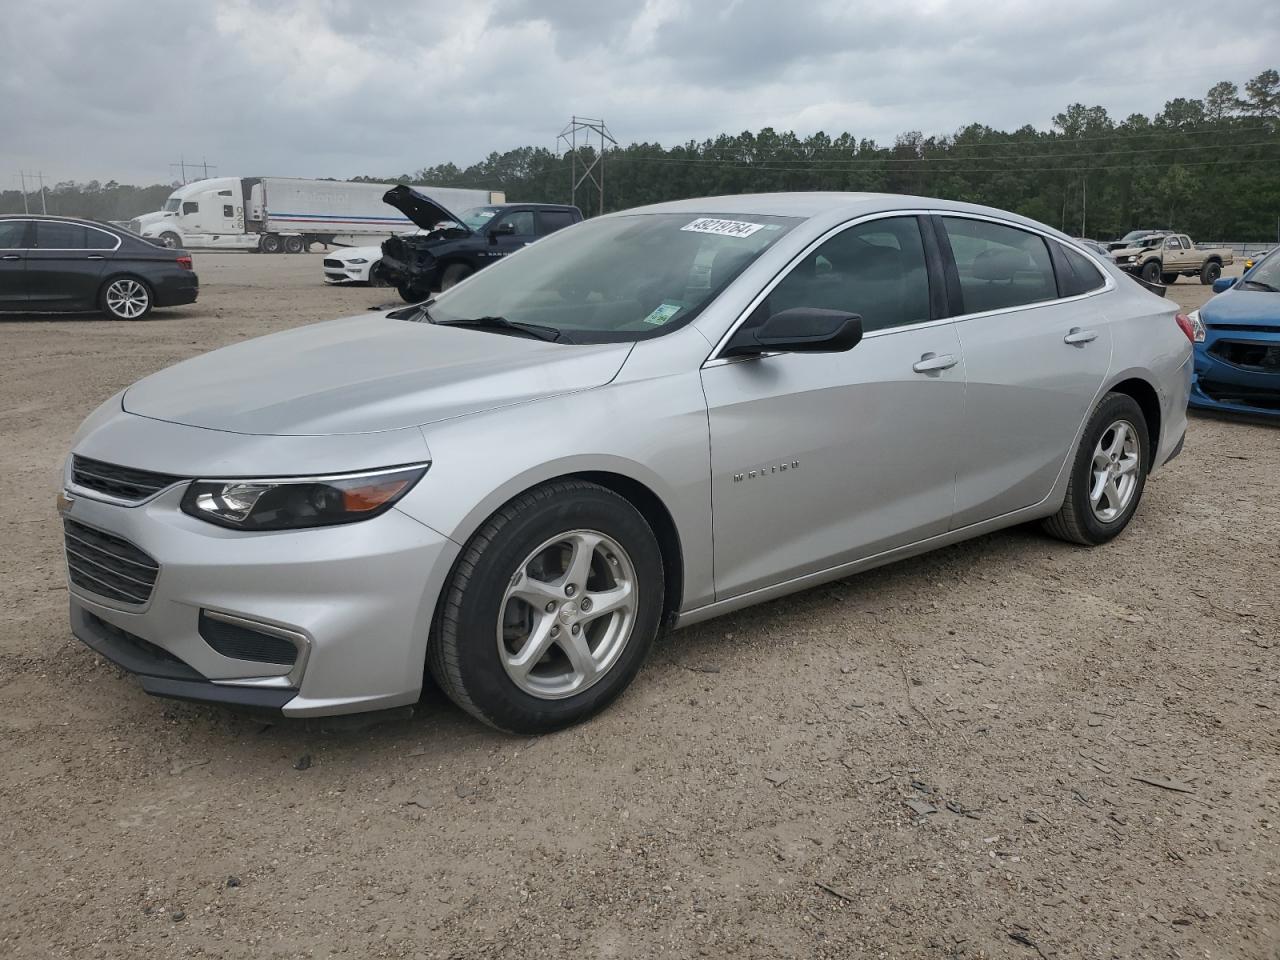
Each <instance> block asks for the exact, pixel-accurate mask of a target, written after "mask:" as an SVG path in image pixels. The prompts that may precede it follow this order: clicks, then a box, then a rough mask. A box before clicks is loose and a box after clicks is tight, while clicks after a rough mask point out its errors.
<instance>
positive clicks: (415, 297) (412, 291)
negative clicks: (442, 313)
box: [396, 283, 431, 303]
mask: <svg viewBox="0 0 1280 960" xmlns="http://www.w3.org/2000/svg"><path fill="white" fill-rule="evenodd" d="M396 292H397V293H399V294H400V299H401V300H403V301H404V302H405V303H421V302H422V301H423V300H426V299H427V298H428V297H430V296H431V294H430V293H429V292H427V291H425V290H419V289H418V288H417V287H411V286H409V285H408V284H405V283H402V284H400V285H399V286H397V287H396Z"/></svg>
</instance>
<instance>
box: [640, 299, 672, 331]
mask: <svg viewBox="0 0 1280 960" xmlns="http://www.w3.org/2000/svg"><path fill="white" fill-rule="evenodd" d="M679 312H680V304H678V303H664V304H662V305H661V306H659V307H658V308H657V309H655V310H654V311H653V313H651V314H649V315H648V316H647V317H645V318H644V322H645V323H652V324H653V325H654V326H655V327H660V326H662V325H663V324H664V323H666V322H667V321H668V320H670V319H671V318H672V317H674V316H675V315H676V314H677V313H679Z"/></svg>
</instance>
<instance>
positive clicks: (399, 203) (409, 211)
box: [382, 183, 472, 233]
mask: <svg viewBox="0 0 1280 960" xmlns="http://www.w3.org/2000/svg"><path fill="white" fill-rule="evenodd" d="M382 201H383V202H384V203H389V204H391V206H393V207H395V208H396V209H397V210H399V211H400V212H401V213H403V214H404V215H405V216H406V217H408V218H409V219H410V220H412V221H413V222H414V223H416V224H417V225H418V226H419V227H421V228H422V229H423V230H428V231H430V230H434V229H435V228H436V225H437V224H439V223H441V222H444V221H452V222H453V223H454V224H456V225H457V228H458V229H460V230H463V231H465V232H466V233H471V232H472V231H471V228H470V227H468V226H467V225H466V224H465V223H463V222H462V218H461V217H459V216H458V215H457V214H455V213H452V212H451V211H449V210H448V209H447V208H446V207H442V206H441V205H440V204H438V203H436V202H435V201H434V200H432V199H431V198H430V197H428V196H426V195H425V194H422V193H419V192H418V191H417V190H415V189H413V187H406V186H405V185H404V184H403V183H402V184H399V185H398V186H394V187H392V188H391V189H390V190H388V191H387V192H386V193H384V194H383V195H382Z"/></svg>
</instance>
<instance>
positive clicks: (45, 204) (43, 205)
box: [18, 170, 49, 214]
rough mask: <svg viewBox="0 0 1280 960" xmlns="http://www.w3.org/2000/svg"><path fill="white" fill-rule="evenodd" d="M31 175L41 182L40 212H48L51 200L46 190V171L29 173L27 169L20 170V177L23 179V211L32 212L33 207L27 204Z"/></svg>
mask: <svg viewBox="0 0 1280 960" xmlns="http://www.w3.org/2000/svg"><path fill="white" fill-rule="evenodd" d="M28 176H30V177H31V178H32V179H33V180H36V181H37V182H38V183H39V184H40V212H41V213H43V214H48V212H49V201H48V199H47V198H46V196H45V192H44V171H43V170H38V171H36V172H35V173H32V174H28V173H27V172H26V171H25V170H19V171H18V179H19V180H21V181H22V212H23V213H30V212H31V208H30V207H29V206H28V205H27V177H28Z"/></svg>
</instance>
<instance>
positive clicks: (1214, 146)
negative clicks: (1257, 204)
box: [622, 139, 1280, 166]
mask: <svg viewBox="0 0 1280 960" xmlns="http://www.w3.org/2000/svg"><path fill="white" fill-rule="evenodd" d="M1231 147H1232V149H1242V148H1244V147H1280V139H1275V140H1258V141H1255V142H1253V143H1234V144H1231ZM881 149H888V148H881ZM1221 149H1222V144H1220V143H1207V144H1203V145H1201V146H1194V147H1144V148H1142V149H1140V150H1099V151H1098V152H1097V153H1089V154H1081V153H1076V152H1074V151H1072V152H1057V153H1022V154H1005V155H1003V156H988V157H951V156H941V157H847V158H842V157H838V156H837V157H815V158H812V159H788V158H786V157H780V158H777V159H767V160H753V159H750V158H747V157H738V158H733V157H730V158H727V159H725V160H717V159H714V158H710V157H705V156H703V157H626V158H622V159H625V160H626V161H627V162H632V163H645V162H655V163H740V164H746V165H755V164H757V163H771V164H795V165H808V164H815V163H839V164H842V165H845V166H848V165H850V164H880V163H953V162H956V161H962V160H963V161H968V160H986V161H988V162H995V161H1000V160H1057V159H1062V158H1069V159H1085V158H1091V159H1105V158H1107V157H1117V156H1134V155H1140V154H1147V153H1172V152H1179V151H1185V150H1221Z"/></svg>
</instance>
